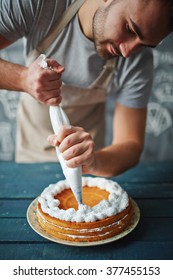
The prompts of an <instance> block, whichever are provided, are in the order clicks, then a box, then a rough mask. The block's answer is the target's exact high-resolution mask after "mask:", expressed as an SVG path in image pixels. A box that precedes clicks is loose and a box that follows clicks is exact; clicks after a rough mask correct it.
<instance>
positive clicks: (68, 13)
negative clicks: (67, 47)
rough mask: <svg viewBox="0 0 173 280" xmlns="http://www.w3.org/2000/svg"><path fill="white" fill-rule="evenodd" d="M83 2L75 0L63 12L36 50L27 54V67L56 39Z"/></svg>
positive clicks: (82, 0) (83, 0)
mask: <svg viewBox="0 0 173 280" xmlns="http://www.w3.org/2000/svg"><path fill="white" fill-rule="evenodd" d="M84 2H85V0H76V1H74V2H73V3H72V4H71V5H70V6H69V7H68V8H67V9H66V10H65V12H64V13H63V15H62V16H61V18H60V19H58V21H56V22H55V24H54V25H53V27H52V28H51V29H50V32H49V34H48V35H47V36H46V37H45V38H44V39H43V40H42V41H41V42H40V43H39V44H38V46H37V48H36V49H34V50H32V51H31V52H30V53H29V54H28V62H27V65H29V64H30V63H31V62H32V61H34V60H35V59H36V57H38V56H39V55H40V54H41V53H45V51H46V50H47V49H48V48H49V46H51V44H52V43H53V42H54V40H55V39H56V37H57V36H58V35H59V34H60V33H61V31H62V30H63V29H64V28H65V26H66V25H67V24H68V23H69V22H70V20H71V19H72V18H73V17H74V15H75V14H76V12H77V11H78V10H79V8H80V7H81V6H82V5H83V3H84Z"/></svg>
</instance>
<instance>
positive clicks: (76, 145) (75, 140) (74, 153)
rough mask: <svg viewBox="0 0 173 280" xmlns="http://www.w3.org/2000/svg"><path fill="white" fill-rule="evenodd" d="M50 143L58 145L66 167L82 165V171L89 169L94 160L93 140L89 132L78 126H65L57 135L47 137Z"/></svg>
mask: <svg viewBox="0 0 173 280" xmlns="http://www.w3.org/2000/svg"><path fill="white" fill-rule="evenodd" d="M48 142H49V144H50V145H53V146H58V147H59V151H60V152H61V153H62V156H63V158H64V160H66V164H67V166H68V167H71V168H75V167H78V166H83V170H84V172H86V170H91V168H93V165H94V162H95V156H94V149H95V145H94V141H93V140H92V137H91V135H90V134H89V133H87V132H85V131H84V130H83V129H82V128H80V127H74V126H65V127H63V128H61V129H60V131H59V134H58V135H51V136H50V137H49V138H48Z"/></svg>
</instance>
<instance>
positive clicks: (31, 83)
mask: <svg viewBox="0 0 173 280" xmlns="http://www.w3.org/2000/svg"><path fill="white" fill-rule="evenodd" d="M47 63H48V66H49V67H50V68H51V69H52V70H53V71H52V70H50V69H44V68H41V67H40V66H39V65H38V60H36V61H34V62H33V63H32V64H31V66H30V67H29V68H28V70H27V74H26V76H25V81H24V84H25V85H24V88H25V89H26V90H25V91H26V92H28V93H30V94H31V95H32V96H33V97H34V98H35V99H36V100H38V101H39V102H40V103H43V104H46V105H48V106H50V105H52V106H53V105H59V103H60V102H61V99H62V98H61V86H62V81H61V75H62V73H63V72H64V67H63V66H61V65H60V64H59V63H58V62H57V61H55V60H52V59H48V60H47Z"/></svg>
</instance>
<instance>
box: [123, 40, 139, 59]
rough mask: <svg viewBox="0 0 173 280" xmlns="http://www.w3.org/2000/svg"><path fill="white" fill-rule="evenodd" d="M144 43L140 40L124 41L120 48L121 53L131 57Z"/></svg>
mask: <svg viewBox="0 0 173 280" xmlns="http://www.w3.org/2000/svg"><path fill="white" fill-rule="evenodd" d="M142 47H143V46H142V45H141V44H140V43H139V42H136V41H133V42H124V43H120V45H119V49H120V51H121V54H122V56H123V57H125V58H126V57H129V56H131V55H132V54H134V53H135V52H137V51H138V50H140V49H142Z"/></svg>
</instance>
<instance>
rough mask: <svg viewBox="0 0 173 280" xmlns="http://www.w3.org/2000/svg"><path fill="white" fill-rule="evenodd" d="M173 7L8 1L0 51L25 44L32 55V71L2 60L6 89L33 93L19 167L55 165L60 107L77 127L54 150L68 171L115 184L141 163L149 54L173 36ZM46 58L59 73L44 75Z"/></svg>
mask: <svg viewBox="0 0 173 280" xmlns="http://www.w3.org/2000/svg"><path fill="white" fill-rule="evenodd" d="M74 2H77V4H76V3H75V5H77V6H73V8H70V12H68V13H67V14H64V12H65V11H69V9H68V8H69V7H72V6H71V4H74ZM171 8H172V1H169V0H160V1H158V0H143V1H139V0H95V1H93V0H86V1H84V0H78V1H74V0H66V1H60V0H55V1H46V0H37V1H36V0H26V1H19V0H16V1H10V0H1V9H0V13H1V16H0V34H1V35H0V48H4V47H7V46H8V45H10V44H11V43H13V42H14V41H16V40H17V39H19V38H21V37H25V38H26V54H27V56H28V59H27V63H28V67H24V66H21V65H14V64H12V63H9V62H7V61H3V60H1V61H0V69H1V70H0V71H1V73H0V77H1V78H0V87H1V88H6V89H8V90H18V91H23V92H26V93H27V94H22V98H21V102H20V106H19V115H18V117H19V119H18V122H19V123H18V129H19V131H18V136H17V150H16V160H17V161H19V162H33V161H55V160H56V156H55V153H54V152H53V151H51V148H50V146H48V145H47V143H46V138H47V135H48V134H50V133H51V124H50V121H49V115H48V106H50V105H58V104H59V103H60V102H61V105H62V107H63V108H64V110H65V111H66V113H67V115H68V116H69V119H70V122H71V124H72V125H73V126H66V127H63V128H62V129H61V130H60V132H59V134H58V135H53V136H51V137H49V143H50V144H52V145H58V146H59V149H60V151H61V152H62V154H63V157H64V159H65V160H66V161H67V165H68V166H69V167H76V166H79V165H82V170H83V173H90V174H93V175H97V176H106V177H109V176H113V175H116V174H119V173H121V172H123V171H125V170H126V169H128V168H130V167H132V166H134V165H135V164H137V163H138V161H139V158H140V154H141V152H142V149H143V144H144V131H145V121H146V107H147V101H148V98H149V94H150V91H151V90H150V88H151V82H152V54H151V51H150V50H149V48H150V47H151V48H152V47H155V46H157V44H158V43H159V42H160V41H161V40H162V39H163V38H164V37H165V36H167V35H168V34H169V33H170V32H171V31H172V24H171V12H170V11H171ZM63 19H65V23H64V20H63ZM57 26H58V28H57ZM52 27H53V28H52ZM55 30H56V32H54V31H55ZM44 38H46V40H44ZM52 38H53V39H52ZM41 52H44V53H46V55H47V57H48V58H49V59H48V60H47V63H48V65H49V66H50V67H51V68H52V69H53V71H52V70H49V69H48V70H45V69H41V68H40V66H39V64H38V59H36V58H37V57H38V55H39V53H41ZM50 58H51V59H50ZM114 58H116V60H115V59H114ZM106 61H107V62H106ZM104 66H105V67H104ZM102 69H103V70H102ZM61 81H62V82H63V85H62V82H61ZM106 89H108V91H111V92H114V94H115V98H116V103H115V112H114V118H113V140H112V144H111V145H110V146H108V147H103V141H102V139H103V136H104V130H103V128H104V103H105V98H106V96H105V90H106ZM34 99H36V100H38V102H37V101H35V100H34Z"/></svg>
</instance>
